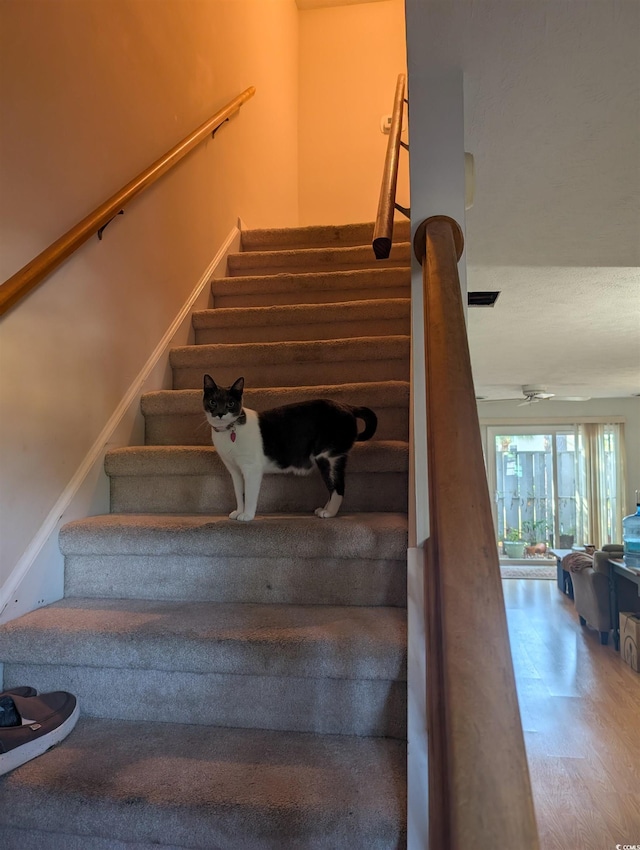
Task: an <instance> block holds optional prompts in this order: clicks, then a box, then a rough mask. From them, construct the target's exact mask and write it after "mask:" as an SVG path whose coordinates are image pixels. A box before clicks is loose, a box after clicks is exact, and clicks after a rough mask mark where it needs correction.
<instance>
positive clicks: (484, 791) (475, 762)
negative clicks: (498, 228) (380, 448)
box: [414, 216, 538, 850]
mask: <svg viewBox="0 0 640 850" xmlns="http://www.w3.org/2000/svg"><path fill="white" fill-rule="evenodd" d="M414 246H415V250H416V256H417V257H418V259H419V261H420V262H421V263H422V266H423V284H424V305H425V307H424V313H425V316H424V320H425V366H426V390H427V428H428V432H427V447H428V458H427V462H428V475H429V501H430V538H429V541H428V543H427V551H426V570H427V572H426V580H425V608H426V610H425V618H426V623H427V638H426V643H427V715H428V719H427V724H428V737H429V830H430V843H429V846H430V847H434V848H436V847H437V848H438V850H463V848H467V847H478V848H483V850H484V848H487V849H488V848H497V847H505V848H506V847H509V848H515V847H517V848H518V850H536V848H538V837H537V830H536V823H535V817H534V810H533V801H532V797H531V786H530V781H529V771H528V766H527V758H526V753H525V748H524V739H523V733H522V725H521V720H520V712H519V708H518V700H517V695H516V688H515V679H514V674H513V664H512V659H511V652H510V648H509V637H508V633H507V624H506V613H505V608H504V600H503V596H502V586H501V579H500V566H499V561H498V552H497V546H496V542H495V539H494V535H493V522H492V518H491V505H490V500H489V491H488V486H487V477H486V473H485V468H484V463H483V454H482V444H481V439H480V427H479V423H478V413H477V407H476V401H475V393H474V388H473V379H472V373H471V360H470V356H469V347H468V343H467V333H466V328H465V319H464V312H463V305H462V296H461V292H460V282H459V279H458V269H457V260H458V259H459V258H460V256H461V254H462V248H463V236H462V231H461V229H460V227H459V226H458V224H457V223H456V222H455V221H454V220H453V219H450V218H448V217H446V216H435V217H433V218H429V219H427V220H426V221H425V222H423V223H422V224H421V225H420V227H419V228H418V230H417V232H416V236H415V239H414Z"/></svg>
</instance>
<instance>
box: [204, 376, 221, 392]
mask: <svg viewBox="0 0 640 850" xmlns="http://www.w3.org/2000/svg"><path fill="white" fill-rule="evenodd" d="M204 388H205V390H217V389H218V387H217V386H216V382H215V381H214V380H213V378H212V377H211V375H205V376H204Z"/></svg>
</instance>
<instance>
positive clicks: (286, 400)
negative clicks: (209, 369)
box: [141, 381, 409, 421]
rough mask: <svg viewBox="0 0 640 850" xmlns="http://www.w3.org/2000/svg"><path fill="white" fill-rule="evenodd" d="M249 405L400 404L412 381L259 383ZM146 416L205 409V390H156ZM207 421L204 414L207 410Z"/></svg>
mask: <svg viewBox="0 0 640 850" xmlns="http://www.w3.org/2000/svg"><path fill="white" fill-rule="evenodd" d="M243 398H244V402H245V405H246V407H249V408H250V409H252V410H258V411H261V410H267V409H269V408H271V407H276V406H279V405H281V404H292V403H294V402H295V403H297V402H300V401H307V400H309V399H315V398H330V399H333V400H335V401H342V402H344V403H345V404H353V405H356V406H361V405H367V406H368V407H372V408H374V409H375V408H378V407H397V406H399V405H404V406H408V404H409V382H408V381H371V382H369V383H367V382H364V381H362V382H360V383H352V384H323V385H318V386H313V387H255V388H251V387H249V388H247V389H246V390H245V391H244V397H243ZM141 409H142V413H143V414H144V415H145V416H149V415H153V414H168V413H187V414H188V413H191V414H194V413H202V414H203V410H202V390H201V389H197V390H195V389H194V390H156V391H154V392H149V393H145V394H144V395H143V396H142V399H141ZM203 421H206V420H204V414H203Z"/></svg>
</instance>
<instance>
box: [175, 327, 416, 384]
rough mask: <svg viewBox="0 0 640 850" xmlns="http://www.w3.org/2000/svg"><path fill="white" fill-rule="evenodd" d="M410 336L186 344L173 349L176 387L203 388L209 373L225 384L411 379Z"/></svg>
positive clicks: (218, 381)
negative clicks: (241, 379) (239, 380)
mask: <svg viewBox="0 0 640 850" xmlns="http://www.w3.org/2000/svg"><path fill="white" fill-rule="evenodd" d="M409 340H410V338H409V337H408V336H383V337H380V336H364V337H359V338H357V339H332V340H321V341H309V342H256V343H253V342H252V343H244V344H242V343H233V344H229V345H188V346H183V347H180V348H174V349H173V350H172V351H171V353H170V355H169V359H170V363H171V367H172V369H173V389H175V390H188V389H201V388H202V378H203V375H204V374H205V373H207V372H208V373H209V374H210V375H211V376H212V377H213V379H214V380H215V381H216V382H217V383H219V384H223V385H225V386H228V385H230V384H232V383H233V382H234V381H235V380H236V379H237V378H238V377H239V376H240V375H243V376H244V378H245V386H247V387H248V388H253V387H272V386H280V387H292V386H293V387H298V386H313V385H314V384H345V383H349V384H351V383H354V382H358V381H407V380H409Z"/></svg>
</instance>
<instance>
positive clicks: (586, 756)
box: [502, 579, 640, 850]
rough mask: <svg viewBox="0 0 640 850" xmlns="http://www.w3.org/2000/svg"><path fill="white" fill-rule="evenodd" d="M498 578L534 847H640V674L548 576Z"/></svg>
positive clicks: (547, 849)
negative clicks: (603, 641)
mask: <svg viewBox="0 0 640 850" xmlns="http://www.w3.org/2000/svg"><path fill="white" fill-rule="evenodd" d="M502 586H503V589H504V597H505V605H506V609H507V619H508V623H509V636H510V640H511V651H512V655H513V662H514V668H515V675H516V681H517V688H518V698H519V702H520V712H521V715H522V726H523V729H524V736H525V743H526V748H527V756H528V760H529V770H530V773H531V783H532V786H533V796H534V803H535V807H536V816H537V821H538V829H539V833H540V847H541V850H615V847H616V845H617V844H620V845H622V846H624V845H637V846H638V848H640V673H636V672H635V671H634V670H632V669H631V667H629V666H628V665H627V664H625V662H624V661H623V660H622V659H621V658H620V655H619V653H617V652H615V650H614V649H613V646H612V645H610V646H601V645H600V643H599V638H598V633H597V632H596V631H593V630H592V629H589V628H583V627H581V626H580V624H579V622H578V616H577V614H576V612H575V609H574V607H573V602H572V601H571V600H570V599H568V597H566V596H564V595H563V594H562V593H561V592H560V591H559V590H558V587H557V585H556V583H555V582H554V581H535V580H527V579H506V580H503V582H502ZM610 643H611V642H610Z"/></svg>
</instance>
